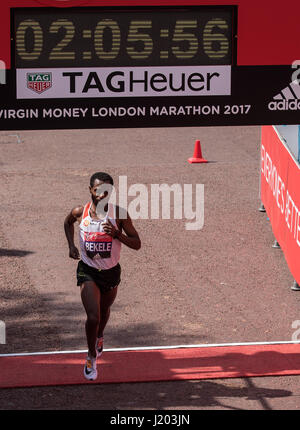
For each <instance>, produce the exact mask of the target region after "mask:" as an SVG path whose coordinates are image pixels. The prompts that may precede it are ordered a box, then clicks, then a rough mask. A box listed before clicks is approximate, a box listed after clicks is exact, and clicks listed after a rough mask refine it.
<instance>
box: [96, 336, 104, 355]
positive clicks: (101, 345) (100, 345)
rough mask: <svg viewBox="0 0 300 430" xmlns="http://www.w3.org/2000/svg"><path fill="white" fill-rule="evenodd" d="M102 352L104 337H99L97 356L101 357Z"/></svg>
mask: <svg viewBox="0 0 300 430" xmlns="http://www.w3.org/2000/svg"><path fill="white" fill-rule="evenodd" d="M102 352H103V337H98V338H97V341H96V353H97V358H98V357H100V355H101V354H102Z"/></svg>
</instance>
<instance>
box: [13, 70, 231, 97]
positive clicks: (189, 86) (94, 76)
mask: <svg viewBox="0 0 300 430" xmlns="http://www.w3.org/2000/svg"><path fill="white" fill-rule="evenodd" d="M223 95H231V66H184V67H181V66H174V67H161V66H160V67H119V68H118V67H98V68H97V67H96V68H65V69H64V68H56V69H17V99H53V98H55V99H56V98H57V99H65V98H103V97H170V96H171V97H172V96H174V97H175V96H176V97H178V96H223Z"/></svg>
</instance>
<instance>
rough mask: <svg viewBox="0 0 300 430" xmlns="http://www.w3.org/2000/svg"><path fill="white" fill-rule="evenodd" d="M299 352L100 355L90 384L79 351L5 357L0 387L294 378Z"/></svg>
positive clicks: (274, 348)
mask: <svg viewBox="0 0 300 430" xmlns="http://www.w3.org/2000/svg"><path fill="white" fill-rule="evenodd" d="M299 351H300V345H299V344H281V345H279V344H278V345H267V344H265V345H246V346H224V347H195V348H184V347H182V348H174V349H163V348H162V349H158V350H154V349H152V350H138V351H137V350H135V351H134V350H133V351H109V352H108V351H107V352H105V351H104V353H103V355H102V356H101V358H100V359H99V360H98V379H97V380H95V381H92V382H89V381H87V380H86V379H85V378H84V376H83V367H84V363H85V358H86V354H85V353H82V352H79V353H60V354H44V355H29V356H8V357H0V368H1V374H0V387H1V388H12V387H33V386H51V385H75V384H76V385H77V384H87V383H88V384H95V383H96V384H99V383H102V384H105V383H106V384H107V383H122V382H150V381H174V380H192V379H216V378H241V377H255V376H271V375H273V376H274V375H275V376H280V375H299V374H300V359H299V358H300V354H299Z"/></svg>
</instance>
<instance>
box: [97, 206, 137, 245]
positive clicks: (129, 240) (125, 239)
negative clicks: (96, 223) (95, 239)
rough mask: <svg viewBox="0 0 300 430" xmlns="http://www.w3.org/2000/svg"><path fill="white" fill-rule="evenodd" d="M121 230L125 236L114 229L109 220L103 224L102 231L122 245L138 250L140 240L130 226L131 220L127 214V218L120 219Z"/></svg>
mask: <svg viewBox="0 0 300 430" xmlns="http://www.w3.org/2000/svg"><path fill="white" fill-rule="evenodd" d="M122 228H123V230H124V232H125V233H126V234H124V233H122V232H121V231H120V230H118V229H116V228H115V226H114V225H113V224H112V223H111V222H110V220H107V222H106V223H103V230H104V231H105V233H107V234H109V235H110V236H112V237H113V238H116V239H118V240H119V241H120V242H122V243H124V245H126V246H128V247H129V248H132V249H136V250H138V249H140V247H141V240H140V237H139V234H138V232H137V231H136V229H135V228H134V226H133V224H132V220H131V218H130V216H129V214H127V218H125V219H122Z"/></svg>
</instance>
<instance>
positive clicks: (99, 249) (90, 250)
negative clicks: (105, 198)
mask: <svg viewBox="0 0 300 430" xmlns="http://www.w3.org/2000/svg"><path fill="white" fill-rule="evenodd" d="M91 205H92V202H89V203H87V204H86V205H85V206H84V210H83V215H82V220H81V223H80V225H79V243H80V255H81V260H82V261H83V262H84V263H86V264H88V265H89V266H91V267H94V268H96V269H102V270H107V269H110V268H111V267H114V266H115V265H116V264H118V262H119V259H120V251H121V242H120V241H119V240H118V239H113V238H112V237H111V236H109V235H108V234H106V233H105V232H104V231H103V229H102V226H101V223H102V222H104V221H106V220H107V219H109V220H110V222H111V223H112V224H113V225H114V226H115V227H116V228H118V226H117V222H116V213H115V206H112V205H109V211H108V213H107V215H106V216H105V218H103V219H92V217H91V216H90V207H91Z"/></svg>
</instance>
